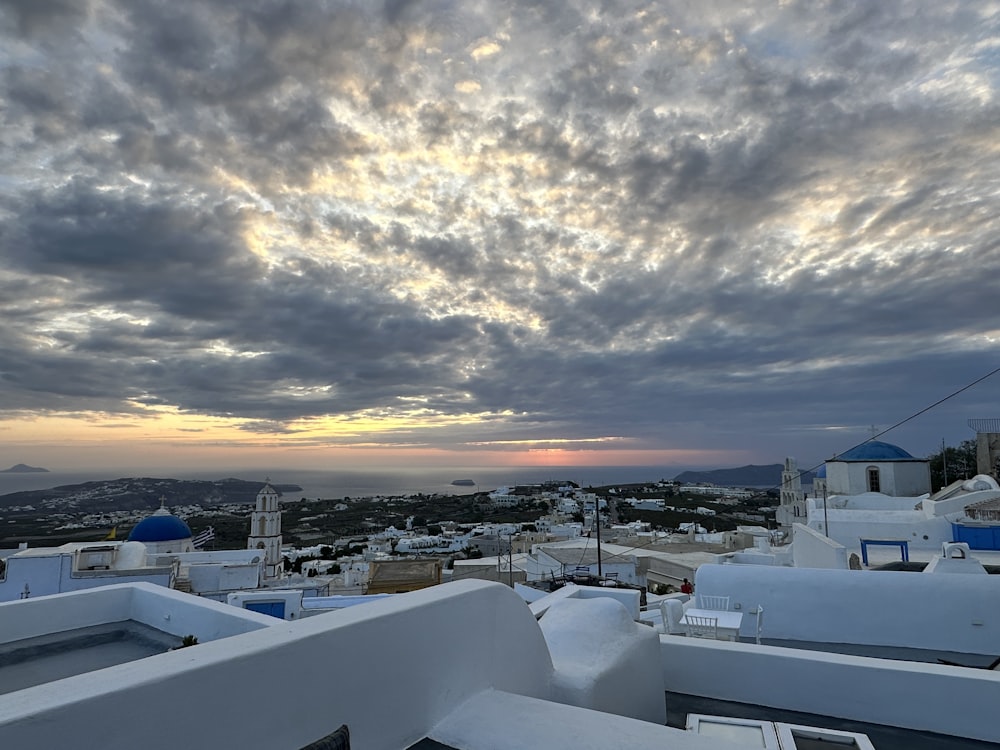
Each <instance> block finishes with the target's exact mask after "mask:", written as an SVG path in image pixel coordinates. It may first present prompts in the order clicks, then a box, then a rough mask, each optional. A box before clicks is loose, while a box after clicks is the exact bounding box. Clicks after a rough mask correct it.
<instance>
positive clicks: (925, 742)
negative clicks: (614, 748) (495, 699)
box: [420, 692, 997, 750]
mask: <svg viewBox="0 0 1000 750" xmlns="http://www.w3.org/2000/svg"><path fill="white" fill-rule="evenodd" d="M891 699H892V698H891V696H886V700H891ZM666 701H667V726H670V727H674V728H677V729H684V727H685V725H686V721H687V715H688V714H709V715H711V716H733V717H736V718H740V719H759V720H762V721H781V722H786V723H789V724H805V725H807V726H813V727H822V728H824V729H839V730H841V731H845V732H861V733H863V734H867V735H868V739H870V740H871V741H872V744H873V745H874V746H875V748H876V750H997V745H996V744H994V743H992V742H981V741H979V740H969V739H964V738H961V737H949V736H946V735H943V734H934V733H932V732H916V731H913V730H911V729H899V728H897V727H887V726H885V725H882V724H866V723H864V722H860V721H850V720H848V719H839V718H836V717H832V716H822V715H818V714H808V713H801V712H799V711H783V710H780V709H776V708H768V707H766V706H755V705H751V704H749V703H734V702H732V701H720V700H716V699H714V698H703V697H700V696H697V695H686V694H683V693H670V692H668V693H667V694H666ZM951 708H954V707H951V706H948V705H947V704H943V705H942V710H948V709H951ZM420 750H424V748H423V747H421V748H420ZM427 750H430V747H428V748H427Z"/></svg>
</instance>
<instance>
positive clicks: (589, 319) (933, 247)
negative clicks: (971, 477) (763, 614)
mask: <svg viewBox="0 0 1000 750" xmlns="http://www.w3.org/2000/svg"><path fill="white" fill-rule="evenodd" d="M998 86H1000V5H998V4H997V3H996V2H975V1H966V0H963V1H962V2H930V1H927V2H902V1H898V2H897V1H894V0H885V1H881V2H878V3H872V2H868V1H867V0H864V1H859V2H847V1H843V2H825V3H824V2H812V1H810V2H795V1H793V0H788V1H786V2H775V1H773V0H772V1H771V2H747V0H737V1H735V2H731V3H728V2H686V1H684V2H682V1H681V0H673V1H671V2H643V0H639V2H633V1H632V0H627V1H626V0H621V1H620V2H617V1H616V0H606V1H605V2H589V1H588V0H566V1H565V2H548V1H546V0H534V1H532V0H526V1H525V2H516V1H514V0H511V1H507V2H505V1H503V0H476V1H473V0H468V1H465V0H463V1H462V2H449V1H447V0H424V1H422V0H414V1H407V0H386V1H385V2H381V1H380V0H362V1H358V2H348V1H347V0H336V1H331V2H324V1H323V0H240V1H239V2H236V1H235V0H234V1H233V2H210V1H209V0H203V1H200V2H199V1H197V0H191V1H189V0H162V1H159V0H120V1H118V2H116V1H115V0H0V261H2V263H0V310H2V315H3V319H2V320H3V325H2V326H0V463H4V464H8V465H9V464H11V463H14V462H16V461H24V462H26V463H34V464H41V465H48V466H49V467H50V468H52V466H51V465H53V464H55V465H56V466H60V467H70V466H98V465H110V464H115V465H121V464H122V463H124V462H128V461H133V460H134V461H141V462H145V463H149V462H150V461H159V460H162V461H164V462H169V463H172V464H176V463H178V461H191V462H206V461H211V462H215V463H228V464H233V463H234V462H243V463H251V462H253V461H257V460H265V459H264V457H266V460H267V461H270V462H272V463H274V462H280V463H282V464H286V465H297V466H316V467H324V466H341V467H343V466H354V465H358V466H360V465H371V464H375V465H406V464H420V465H425V464H434V463H439V464H442V465H456V466H457V465H487V464H509V465H531V464H552V465H566V464H595V465H616V464H643V465H646V464H662V465H674V466H688V465H690V466H694V465H700V466H730V465H740V464H743V463H772V462H775V461H780V460H781V459H782V458H783V457H784V456H785V455H795V456H797V457H798V458H799V459H800V463H801V462H811V461H813V460H822V459H823V458H826V457H828V456H829V455H831V454H833V453H834V452H836V451H842V450H844V449H846V448H849V447H851V446H852V445H854V444H856V443H857V442H860V441H862V440H864V439H865V438H866V437H868V436H870V435H871V431H872V427H873V426H874V428H875V429H884V428H886V427H889V426H890V425H892V424H893V423H895V422H897V421H900V420H902V419H905V418H906V417H907V416H909V415H911V414H913V413H915V412H917V411H919V410H920V409H922V408H924V407H926V406H928V405H930V404H932V403H934V402H935V401H937V400H938V399H940V398H942V397H944V396H947V395H948V394H950V393H952V392H954V391H956V390H958V389H960V388H962V387H963V386H965V385H967V384H969V383H971V382H972V381H974V380H976V379H977V378H979V377H981V376H982V375H985V374H986V373H988V372H990V371H992V370H993V369H994V368H996V367H997V366H998V365H1000V323H998V318H997V311H998V310H1000V250H998V248H997V244H998V242H1000V202H998V193H1000V107H998V101H1000V99H998ZM998 394H1000V375H998V376H994V377H991V378H988V379H986V380H984V381H983V382H982V383H980V384H979V385H977V386H975V387H973V388H970V389H969V390H967V391H965V392H963V393H962V394H961V395H959V396H957V397H956V398H954V399H951V400H949V401H948V402H946V403H945V404H943V405H942V406H940V407H937V408H935V409H933V410H931V411H929V412H928V413H927V414H925V415H923V416H921V417H919V418H918V419H915V420H913V421H912V422H910V423H908V424H907V425H906V426H904V427H902V428H899V429H898V430H895V431H893V432H892V433H890V434H889V435H887V436H886V437H885V438H884V439H886V440H889V441H890V442H895V443H897V444H900V445H902V446H903V447H905V448H907V449H908V450H910V451H911V452H913V453H914V454H918V455H926V454H927V453H929V452H931V451H933V450H935V448H936V447H938V446H940V444H941V440H942V439H945V440H947V442H948V443H949V444H957V443H958V442H959V441H960V440H963V439H966V438H969V437H972V436H973V433H972V431H971V430H970V429H969V428H968V426H967V424H966V422H967V419H968V418H970V417H997V416H1000V404H998V398H997V397H998Z"/></svg>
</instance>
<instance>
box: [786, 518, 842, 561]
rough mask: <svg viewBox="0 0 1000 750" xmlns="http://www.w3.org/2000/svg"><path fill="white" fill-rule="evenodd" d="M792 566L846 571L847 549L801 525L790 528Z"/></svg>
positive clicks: (797, 524)
mask: <svg viewBox="0 0 1000 750" xmlns="http://www.w3.org/2000/svg"><path fill="white" fill-rule="evenodd" d="M792 542H793V544H792V564H793V565H794V566H795V567H797V568H833V569H838V570H847V569H848V553H847V548H846V547H844V545H842V544H840V543H839V542H837V541H836V540H833V539H828V538H827V537H826V536H824V535H823V534H821V533H820V532H818V531H815V530H813V529H810V528H809V527H808V526H804V525H803V524H801V523H796V524H794V525H793V526H792Z"/></svg>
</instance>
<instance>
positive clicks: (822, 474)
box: [815, 464, 826, 479]
mask: <svg viewBox="0 0 1000 750" xmlns="http://www.w3.org/2000/svg"><path fill="white" fill-rule="evenodd" d="M815 476H816V478H817V479H826V464H823V465H822V466H820V467H819V468H818V469H816V474H815Z"/></svg>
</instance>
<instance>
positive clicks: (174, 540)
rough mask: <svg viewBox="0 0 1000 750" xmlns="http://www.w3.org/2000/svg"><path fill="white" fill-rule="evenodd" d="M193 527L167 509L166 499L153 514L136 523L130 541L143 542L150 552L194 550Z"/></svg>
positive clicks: (129, 536) (129, 537) (130, 534)
mask: <svg viewBox="0 0 1000 750" xmlns="http://www.w3.org/2000/svg"><path fill="white" fill-rule="evenodd" d="M191 537H192V535H191V529H190V528H189V527H188V525H187V524H186V523H184V521H182V520H181V519H180V518H178V517H177V516H175V515H173V514H172V513H171V512H170V511H169V510H167V508H166V505H165V504H164V501H163V500H162V499H161V500H160V507H159V508H158V509H157V511H156V512H155V513H153V514H152V515H151V516H147V517H146V518H144V519H142V520H141V521H139V523H137V524H136V525H135V527H134V528H133V529H132V531H131V533H129V535H128V541H130V542H142V543H143V544H145V545H146V551H147V552H148V553H149V554H163V553H174V552H194V551H195V548H194V543H193V541H192V539H191Z"/></svg>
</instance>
